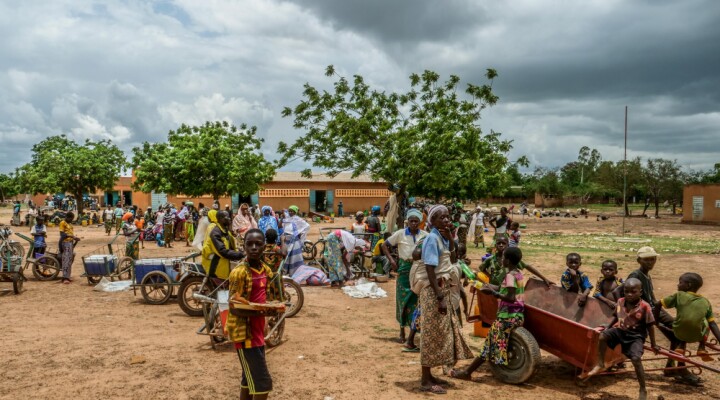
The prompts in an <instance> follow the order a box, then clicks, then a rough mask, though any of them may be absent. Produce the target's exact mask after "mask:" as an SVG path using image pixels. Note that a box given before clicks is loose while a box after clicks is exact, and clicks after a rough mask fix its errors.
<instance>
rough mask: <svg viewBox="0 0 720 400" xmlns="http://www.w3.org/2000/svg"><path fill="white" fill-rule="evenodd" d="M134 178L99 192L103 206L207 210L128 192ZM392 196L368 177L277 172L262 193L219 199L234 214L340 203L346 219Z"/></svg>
mask: <svg viewBox="0 0 720 400" xmlns="http://www.w3.org/2000/svg"><path fill="white" fill-rule="evenodd" d="M134 179H135V178H134V177H121V178H120V179H119V180H118V182H117V183H116V185H115V187H114V188H113V190H112V191H109V192H104V193H102V192H100V193H98V197H100V198H101V199H102V204H103V205H105V204H112V205H114V204H115V203H117V202H118V201H119V200H121V201H122V202H123V203H124V204H125V205H137V206H138V207H139V208H140V209H145V208H147V207H148V206H151V207H152V208H153V209H154V210H157V208H158V206H159V205H161V204H165V203H172V204H174V205H175V206H177V207H179V206H180V203H181V202H183V201H188V200H189V201H192V202H193V203H194V204H195V205H196V206H197V205H198V204H199V203H203V204H204V205H205V206H208V207H210V206H211V205H212V204H213V198H212V196H201V197H188V196H184V195H177V196H172V195H166V194H164V193H155V192H152V193H142V192H138V191H133V190H132V188H131V184H132V181H133V180H134ZM390 195H391V193H390V191H388V190H387V184H386V183H385V182H373V181H372V179H370V177H369V176H368V175H360V176H358V177H356V178H352V174H350V173H341V174H338V175H337V176H335V177H332V178H331V177H329V176H327V175H326V174H324V173H316V174H313V177H312V178H309V179H308V178H303V177H302V176H301V175H300V173H299V172H277V173H276V174H275V177H274V178H273V180H272V181H270V182H268V183H266V184H264V185H263V188H262V190H260V191H259V192H258V193H255V194H252V195H250V196H245V197H243V196H240V195H233V196H230V197H221V198H220V199H219V200H218V201H219V202H220V207H221V208H225V206H226V205H229V206H231V207H232V209H233V210H237V209H238V207H240V205H241V204H242V203H248V204H251V205H257V204H259V205H261V206H265V205H269V206H271V207H272V208H273V209H275V210H281V209H286V208H288V207H290V206H291V205H296V206H298V207H299V208H300V211H301V212H303V213H308V212H318V213H322V214H328V215H329V214H330V213H331V212H334V213H336V214H337V211H338V210H337V207H338V204H339V202H340V201H342V203H343V211H344V213H345V215H348V214H350V213H354V212H356V211H360V210H363V211H364V210H369V209H370V208H371V207H372V206H374V205H379V206H384V205H385V202H386V201H387V199H388V197H390Z"/></svg>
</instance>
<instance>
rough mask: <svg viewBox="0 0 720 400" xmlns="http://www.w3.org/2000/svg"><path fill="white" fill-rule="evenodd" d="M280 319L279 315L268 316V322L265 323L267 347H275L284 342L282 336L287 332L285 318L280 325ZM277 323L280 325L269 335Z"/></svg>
mask: <svg viewBox="0 0 720 400" xmlns="http://www.w3.org/2000/svg"><path fill="white" fill-rule="evenodd" d="M279 319H280V316H279V315H275V316H273V317H269V318H267V323H266V324H265V344H266V345H267V347H275V346H277V345H279V344H281V343H282V338H283V335H284V334H285V318H283V320H282V321H280V325H278V320H279ZM275 325H278V327H277V329H275V330H274V331H273V332H272V334H271V335H268V333H269V332H270V331H271V330H272V329H273V328H274V327H275Z"/></svg>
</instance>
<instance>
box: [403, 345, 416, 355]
mask: <svg viewBox="0 0 720 400" xmlns="http://www.w3.org/2000/svg"><path fill="white" fill-rule="evenodd" d="M402 352H403V353H419V352H420V348H419V347H417V346H415V347H407V346H403V348H402Z"/></svg>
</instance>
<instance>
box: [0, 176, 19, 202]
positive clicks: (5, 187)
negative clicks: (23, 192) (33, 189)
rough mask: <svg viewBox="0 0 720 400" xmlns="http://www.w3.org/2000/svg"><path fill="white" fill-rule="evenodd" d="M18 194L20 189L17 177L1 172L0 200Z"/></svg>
mask: <svg viewBox="0 0 720 400" xmlns="http://www.w3.org/2000/svg"><path fill="white" fill-rule="evenodd" d="M16 194H18V190H17V181H16V179H15V177H14V176H12V174H0V200H2V201H5V199H7V198H8V197H13V196H15V195H16Z"/></svg>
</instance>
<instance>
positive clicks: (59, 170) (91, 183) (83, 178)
mask: <svg viewBox="0 0 720 400" xmlns="http://www.w3.org/2000/svg"><path fill="white" fill-rule="evenodd" d="M32 151H33V156H32V161H31V162H29V163H28V164H25V165H23V166H22V167H20V168H19V169H18V172H17V179H18V189H19V190H20V191H22V192H25V193H32V194H36V193H56V192H62V193H65V192H69V193H72V194H73V196H75V198H77V199H82V195H83V193H95V192H96V191H98V190H112V188H113V186H115V182H116V181H117V179H118V177H119V176H120V173H121V172H122V170H123V169H124V168H125V167H126V165H127V162H126V160H125V154H124V153H123V152H122V150H120V149H119V148H118V147H117V146H115V145H114V144H112V142H111V141H109V140H101V141H99V142H94V141H91V140H86V141H85V143H84V144H78V143H76V142H75V141H73V140H70V139H68V138H67V137H66V136H65V135H60V136H51V137H49V138H47V139H45V140H43V141H41V142H40V143H38V144H36V145H34V146H33V148H32ZM78 208H79V209H78V211H79V213H82V201H78Z"/></svg>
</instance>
